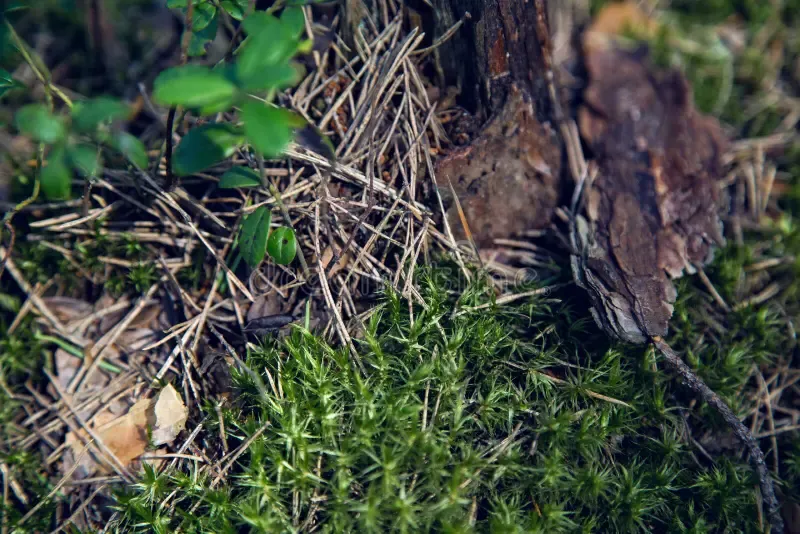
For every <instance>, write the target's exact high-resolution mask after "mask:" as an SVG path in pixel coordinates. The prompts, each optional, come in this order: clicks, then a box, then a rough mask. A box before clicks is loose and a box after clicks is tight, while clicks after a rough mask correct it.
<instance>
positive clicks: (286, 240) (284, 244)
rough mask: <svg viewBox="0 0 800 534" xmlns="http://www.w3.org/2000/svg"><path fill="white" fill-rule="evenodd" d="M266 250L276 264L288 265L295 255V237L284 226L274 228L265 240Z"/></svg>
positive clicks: (291, 231) (289, 229) (290, 230)
mask: <svg viewBox="0 0 800 534" xmlns="http://www.w3.org/2000/svg"><path fill="white" fill-rule="evenodd" d="M267 252H269V256H270V258H272V259H273V260H274V261H275V263H277V264H278V265H289V264H290V263H292V261H293V260H294V257H295V256H297V238H296V237H295V235H294V230H292V229H291V228H288V227H286V226H281V227H280V228H276V229H275V230H274V231H273V232H272V234H270V236H269V240H268V241H267Z"/></svg>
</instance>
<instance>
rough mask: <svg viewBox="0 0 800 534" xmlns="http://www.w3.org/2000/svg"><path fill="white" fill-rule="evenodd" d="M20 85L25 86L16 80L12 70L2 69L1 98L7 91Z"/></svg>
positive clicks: (0, 81) (0, 74)
mask: <svg viewBox="0 0 800 534" xmlns="http://www.w3.org/2000/svg"><path fill="white" fill-rule="evenodd" d="M18 87H25V86H24V85H22V84H21V83H20V82H18V81H17V80H15V79H14V77H13V76H12V75H11V73H10V72H8V71H7V70H5V69H0V98H2V97H3V95H5V94H6V93H7V92H9V91H11V90H12V89H16V88H18Z"/></svg>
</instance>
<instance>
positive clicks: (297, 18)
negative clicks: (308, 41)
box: [281, 6, 306, 37]
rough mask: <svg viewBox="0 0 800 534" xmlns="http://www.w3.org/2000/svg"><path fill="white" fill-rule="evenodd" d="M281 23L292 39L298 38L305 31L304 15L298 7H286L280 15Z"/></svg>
mask: <svg viewBox="0 0 800 534" xmlns="http://www.w3.org/2000/svg"><path fill="white" fill-rule="evenodd" d="M281 23H283V25H284V26H285V27H286V29H287V30H289V32H290V33H291V34H292V36H294V37H299V36H300V34H302V33H303V31H304V30H305V29H306V15H305V13H304V12H303V8H302V7H300V6H294V7H287V8H286V9H284V10H283V13H282V14H281Z"/></svg>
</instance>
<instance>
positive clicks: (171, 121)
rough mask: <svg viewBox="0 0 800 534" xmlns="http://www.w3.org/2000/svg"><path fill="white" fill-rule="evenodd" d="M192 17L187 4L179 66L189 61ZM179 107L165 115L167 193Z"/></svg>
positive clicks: (171, 182) (172, 186) (172, 178)
mask: <svg viewBox="0 0 800 534" xmlns="http://www.w3.org/2000/svg"><path fill="white" fill-rule="evenodd" d="M193 15H194V2H189V6H188V7H187V9H186V19H185V21H184V28H185V29H184V30H183V39H182V40H181V60H180V64H181V65H186V61H187V60H188V59H189V44H190V43H191V41H192V17H193ZM178 107H179V106H172V107H171V108H169V113H168V114H167V140H166V141H167V147H166V151H165V153H164V160H165V163H166V165H167V191H172V190H173V189H175V185H176V183H175V173H174V172H173V171H172V151H173V149H174V147H173V142H172V132H173V131H174V130H175V115H177V114H178Z"/></svg>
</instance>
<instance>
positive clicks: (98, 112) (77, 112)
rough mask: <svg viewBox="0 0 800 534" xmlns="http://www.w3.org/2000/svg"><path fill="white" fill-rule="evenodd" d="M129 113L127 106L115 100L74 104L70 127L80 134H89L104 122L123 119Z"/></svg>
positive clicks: (103, 98)
mask: <svg viewBox="0 0 800 534" xmlns="http://www.w3.org/2000/svg"><path fill="white" fill-rule="evenodd" d="M129 112H130V110H129V109H128V106H126V105H125V104H123V103H122V102H120V101H119V100H117V99H115V98H109V97H105V96H101V97H98V98H92V99H90V100H86V101H84V102H77V103H76V104H75V107H74V108H73V109H72V125H73V126H74V127H75V129H76V130H77V131H79V132H81V133H91V132H93V131H95V130H96V129H97V127H98V126H99V125H100V124H102V123H104V122H110V121H115V120H120V119H124V118H125V117H127V116H128V113H129Z"/></svg>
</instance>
